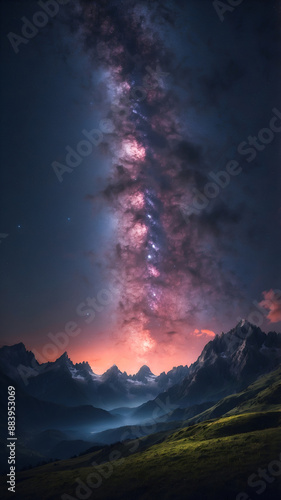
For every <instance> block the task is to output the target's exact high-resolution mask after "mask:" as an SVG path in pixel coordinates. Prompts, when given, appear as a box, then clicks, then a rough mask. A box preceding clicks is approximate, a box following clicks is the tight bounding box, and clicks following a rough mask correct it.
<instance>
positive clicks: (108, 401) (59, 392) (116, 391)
mask: <svg viewBox="0 0 281 500" xmlns="http://www.w3.org/2000/svg"><path fill="white" fill-rule="evenodd" d="M0 364H1V366H2V370H3V372H4V373H6V374H7V375H8V376H9V377H11V378H12V379H13V380H14V381H16V382H18V383H19V384H20V385H21V386H22V387H24V389H25V391H26V392H27V393H28V394H30V395H32V396H34V397H36V398H40V399H41V400H44V401H49V402H53V403H59V404H63V405H66V406H79V405H89V404H91V405H93V406H96V407H101V408H105V409H111V408H113V407H119V406H126V405H129V406H132V405H134V406H136V405H138V404H141V403H143V402H145V401H147V400H148V399H153V398H155V396H157V394H159V392H161V391H163V390H166V389H168V388H169V387H171V386H172V385H174V384H175V383H177V382H178V381H179V380H182V379H183V378H184V376H186V375H187V374H188V367H187V366H180V367H177V368H173V370H171V371H169V372H168V373H167V374H166V373H161V374H160V375H159V376H156V375H154V374H153V373H152V372H151V370H150V369H149V367H148V366H146V365H144V366H142V367H141V368H140V370H139V371H138V373H137V374H136V375H127V373H126V372H124V373H122V372H121V371H120V370H119V369H118V367H117V366H116V365H113V366H112V367H111V368H109V369H108V370H107V371H106V372H105V373H104V374H103V375H97V374H95V373H94V372H93V371H92V369H91V367H90V365H89V364H88V363H87V362H83V363H76V364H74V363H73V362H72V361H71V360H70V359H69V357H68V355H67V353H66V352H65V353H63V354H62V355H61V356H60V357H59V358H58V359H57V360H56V361H54V362H49V363H43V364H41V365H40V364H39V363H38V362H37V361H36V359H35V357H34V354H33V353H32V352H30V351H27V350H26V348H25V346H24V344H22V343H20V344H16V345H13V346H4V347H2V348H1V349H0Z"/></svg>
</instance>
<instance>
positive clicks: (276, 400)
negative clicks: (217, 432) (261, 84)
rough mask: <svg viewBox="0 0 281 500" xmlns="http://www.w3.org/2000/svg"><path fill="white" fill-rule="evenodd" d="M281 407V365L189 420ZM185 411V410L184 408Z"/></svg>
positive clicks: (191, 421)
mask: <svg viewBox="0 0 281 500" xmlns="http://www.w3.org/2000/svg"><path fill="white" fill-rule="evenodd" d="M280 409H281V367H279V368H277V370H274V371H272V372H270V373H269V374H267V375H263V376H262V377H260V378H258V379H257V380H256V381H255V382H254V383H253V384H251V385H249V387H247V388H246V389H244V390H243V391H241V392H239V393H237V394H231V395H230V396H227V397H225V398H223V399H221V400H220V401H218V402H217V403H216V404H214V405H213V406H211V407H210V408H208V409H207V410H205V411H204V412H202V413H199V414H197V415H195V416H194V417H193V418H190V419H188V420H187V423H197V422H201V421H203V420H208V419H212V418H218V417H221V416H230V415H238V414H240V413H247V412H251V413H252V412H257V411H258V412H259V411H269V410H271V411H275V410H280ZM183 411H184V410H183Z"/></svg>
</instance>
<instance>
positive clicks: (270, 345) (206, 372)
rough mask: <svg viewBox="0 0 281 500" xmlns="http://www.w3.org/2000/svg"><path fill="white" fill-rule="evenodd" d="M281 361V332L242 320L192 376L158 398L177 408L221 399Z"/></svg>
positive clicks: (212, 345) (210, 347) (214, 343)
mask: <svg viewBox="0 0 281 500" xmlns="http://www.w3.org/2000/svg"><path fill="white" fill-rule="evenodd" d="M280 363H281V333H276V332H269V333H268V334H265V333H264V332H262V330H261V329H260V328H259V327H257V326H255V325H252V324H251V323H249V322H248V321H245V320H242V321H240V322H239V323H238V325H237V326H236V327H235V328H233V329H232V330H230V331H229V332H228V333H222V334H221V335H216V337H215V338H214V339H213V340H211V341H210V342H209V343H208V344H207V345H206V346H205V347H204V349H203V351H202V353H201V355H200V356H199V357H198V359H197V361H196V362H195V363H193V364H192V365H191V366H190V367H189V373H188V375H187V376H186V377H184V378H183V379H182V380H181V381H180V382H179V383H177V384H176V385H174V386H172V387H171V388H169V389H168V390H167V391H166V392H163V393H162V394H160V395H159V396H158V397H157V400H158V401H159V400H161V401H162V402H163V403H165V405H167V402H168V406H169V404H170V405H172V406H173V409H174V408H175V407H182V408H184V407H189V406H192V405H197V404H202V403H205V402H211V401H218V400H219V399H221V398H223V397H225V396H227V395H229V394H232V393H235V392H239V391H241V390H242V389H244V388H245V387H246V386H247V385H249V384H250V383H251V382H253V381H254V380H256V379H257V378H258V377H259V376H260V375H263V374H265V373H267V372H270V371H271V370H273V369H274V368H276V367H277V366H278V365H280ZM154 406H155V405H153V404H152V402H148V403H146V404H144V405H142V407H141V410H140V411H141V414H142V415H146V416H147V417H148V416H149V415H151V414H152V412H153V410H154ZM168 406H167V412H168V411H169V408H168ZM146 410H147V411H146ZM138 411H139V410H136V416H137V414H138Z"/></svg>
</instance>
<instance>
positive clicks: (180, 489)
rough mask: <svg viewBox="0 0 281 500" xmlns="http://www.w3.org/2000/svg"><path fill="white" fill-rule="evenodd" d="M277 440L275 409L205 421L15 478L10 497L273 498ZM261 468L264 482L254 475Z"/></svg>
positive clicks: (280, 460)
mask: <svg viewBox="0 0 281 500" xmlns="http://www.w3.org/2000/svg"><path fill="white" fill-rule="evenodd" d="M280 436H281V412H280V411H271V412H259V413H247V414H242V415H237V416H230V417H226V418H221V419H218V420H213V421H206V422H203V423H199V424H196V425H192V426H190V427H187V428H179V429H178V430H177V431H176V432H173V433H162V434H158V435H153V436H149V437H148V438H143V439H142V440H140V442H137V441H131V442H129V443H123V444H121V443H119V444H117V445H115V446H111V447H107V448H106V449H103V450H96V451H94V452H92V453H89V454H85V455H83V456H81V457H78V458H75V459H71V460H66V461H60V462H58V463H56V464H49V465H46V466H43V467H38V468H36V469H33V470H30V471H28V472H23V473H19V474H18V478H17V487H16V491H17V492H16V494H12V498H14V499H24V500H33V499H37V498H40V499H41V500H55V499H62V500H73V499H75V498H76V499H77V498H85V499H86V498H90V499H91V498H92V499H93V498H95V499H103V500H123V499H126V500H137V499H139V500H150V499H151V500H154V499H155V498H163V499H167V500H170V499H171V500H172V499H173V500H177V499H178V500H179V499H188V500H203V499H204V500H232V499H233V500H236V499H238V498H239V500H242V499H243V500H246V499H247V500H250V499H257V498H262V500H277V499H279V497H280V493H281V489H280V488H281V481H280V480H281V439H280ZM109 457H110V458H111V461H110V462H107V463H104V464H102V465H97V464H101V463H102V462H104V461H106V460H107V461H108V458H109ZM114 458H118V460H115V461H114ZM91 464H92V465H91ZM278 464H280V467H279V466H278ZM278 467H279V468H278ZM262 469H265V470H266V472H267V474H268V475H267V476H266V477H267V480H265V479H259V478H258V473H259V472H258V471H259V470H262ZM279 471H280V473H279ZM250 476H251V480H252V486H249V484H247V482H248V480H249V477H250ZM268 478H269V480H268ZM4 481H5V479H4V478H3V483H4ZM3 483H2V486H3ZM86 485H87V486H86ZM79 486H80V488H79ZM85 488H86V489H85ZM261 490H263V491H262V493H263V494H262V496H261V495H257V493H258V491H261ZM240 492H245V495H243V496H240V497H239V496H237V495H239V493H240ZM247 495H248V496H247ZM2 498H11V495H7V494H5V493H4V495H3V497H2Z"/></svg>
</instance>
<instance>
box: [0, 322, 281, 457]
mask: <svg viewBox="0 0 281 500" xmlns="http://www.w3.org/2000/svg"><path fill="white" fill-rule="evenodd" d="M280 364H281V334H280V333H276V332H269V333H268V334H265V333H264V332H262V331H261V329H260V328H258V327H257V326H254V325H252V324H250V323H248V322H247V321H240V322H239V323H238V325H236V327H235V328H233V329H232V330H230V331H229V332H227V333H222V334H221V335H216V337H215V338H214V339H213V340H211V341H210V342H209V343H208V344H206V346H205V347H204V349H203V351H202V353H201V355H200V356H199V357H198V359H197V361H196V362H195V363H193V364H192V365H191V366H190V367H187V366H179V367H175V368H173V369H172V370H171V371H169V372H167V373H162V374H160V375H159V376H156V375H154V374H153V373H152V372H151V370H150V369H149V367H148V366H146V365H144V366H143V367H141V368H140V370H139V371H138V372H137V373H136V374H135V375H128V374H127V373H126V372H123V373H122V372H121V371H120V370H119V369H118V367H117V366H116V365H114V366H112V367H111V368H110V369H109V370H107V371H106V372H105V373H104V374H102V375H97V374H95V373H94V372H93V371H92V369H91V367H90V365H89V364H88V363H87V362H83V363H76V364H74V363H73V362H72V361H71V360H70V359H69V357H68V355H67V353H64V354H63V355H62V356H61V357H59V358H58V359H57V360H56V361H54V362H52V363H50V362H49V363H44V364H39V363H38V362H37V361H36V359H35V357H34V354H33V353H32V352H30V351H27V350H26V348H25V346H24V344H22V343H20V344H16V345H14V346H4V347H2V348H1V349H0V382H1V389H0V399H1V402H2V404H1V408H0V417H1V421H2V422H4V423H5V422H6V401H7V386H9V385H14V386H15V387H16V401H17V433H18V436H19V438H20V439H19V441H18V448H17V451H18V464H19V466H23V465H26V464H29V463H30V464H36V463H38V461H39V459H40V458H41V460H42V459H46V458H47V459H49V458H51V457H53V458H55V457H57V458H67V457H69V456H70V455H72V454H77V453H80V452H81V451H84V450H86V449H87V448H89V447H90V446H93V444H94V445H95V446H98V445H99V444H101V443H106V444H111V443H114V442H115V441H118V440H121V441H122V439H123V436H130V438H131V439H132V438H133V437H138V436H139V435H144V434H148V433H151V432H156V431H163V430H165V429H166V430H168V429H173V428H175V427H176V426H178V425H179V421H190V422H192V421H193V422H197V421H200V420H205V419H206V418H212V417H213V416H217V415H222V414H223V413H225V411H230V410H232V409H233V408H234V407H235V406H236V404H237V402H238V403H239V404H242V403H243V404H244V405H245V404H246V403H245V401H247V398H249V395H252V394H253V391H252V389H251V391H252V392H251V391H250V393H249V392H243V391H245V389H246V387H247V386H249V384H251V383H253V382H255V381H256V380H257V379H259V377H261V376H265V375H266V374H270V373H271V372H272V371H273V370H276V368H278V367H280ZM279 375H280V374H279ZM268 380H269V381H270V378H269V379H268ZM258 389H259V387H258ZM261 397H264V395H262V396H261ZM270 397H271V399H272V398H273V396H272V394H271V396H270ZM225 398H226V399H225ZM229 398H230V399H229ZM231 398H232V399H231ZM274 398H275V399H276V398H277V402H278V398H279V399H280V385H278V387H277V388H276V391H275V392H274ZM267 403H268V401H267V400H266V404H267ZM2 417H3V419H2ZM147 423H150V426H149V425H147ZM146 425H147V426H146ZM140 429H141V432H140ZM144 429H145V430H144ZM151 429H152V430H151ZM0 430H1V435H2V434H3V438H1V444H3V452H2V453H1V454H0V462H1V464H0V465H2V462H3V464H4V463H5V460H6V458H5V456H6V450H5V436H6V426H5V425H3V424H2V425H1V428H0ZM46 443H47V444H46ZM3 466H4V465H3Z"/></svg>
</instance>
